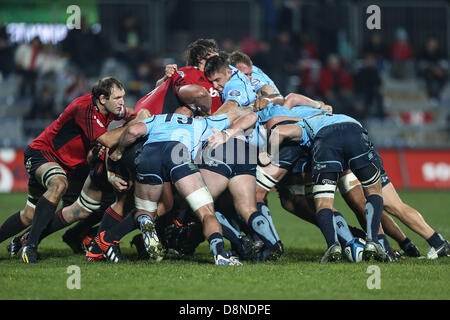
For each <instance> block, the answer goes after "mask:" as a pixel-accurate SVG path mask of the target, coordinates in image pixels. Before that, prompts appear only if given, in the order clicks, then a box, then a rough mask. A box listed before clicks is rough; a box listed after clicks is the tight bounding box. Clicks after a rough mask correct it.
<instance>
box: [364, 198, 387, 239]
mask: <svg viewBox="0 0 450 320" xmlns="http://www.w3.org/2000/svg"><path fill="white" fill-rule="evenodd" d="M366 199H367V203H366V220H367V238H368V239H369V240H371V241H374V242H378V237H377V235H378V230H379V229H380V223H381V214H382V213H383V198H382V197H381V196H379V195H377V194H372V195H370V196H367V197H366Z"/></svg>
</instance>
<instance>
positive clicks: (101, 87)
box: [0, 78, 133, 263]
mask: <svg viewBox="0 0 450 320" xmlns="http://www.w3.org/2000/svg"><path fill="white" fill-rule="evenodd" d="M124 95H125V90H124V87H123V85H122V83H121V82H120V81H119V80H117V79H115V78H103V79H101V80H100V81H99V82H98V83H97V84H96V85H95V86H94V87H93V88H92V93H91V94H87V95H84V96H81V97H79V98H77V99H75V100H74V101H73V102H72V103H71V104H70V105H69V106H68V107H67V108H66V109H65V110H64V111H63V112H62V114H61V115H60V116H59V117H58V119H56V120H55V121H54V122H53V123H52V124H51V125H50V126H48V127H47V128H46V129H45V130H44V132H42V133H41V134H40V135H39V136H38V137H37V138H36V139H34V140H33V141H32V142H31V143H30V144H29V145H28V147H27V148H26V150H25V152H24V163H25V167H26V169H27V172H28V173H29V175H30V178H29V181H28V201H27V204H26V206H25V208H24V209H23V210H21V211H19V212H17V213H15V214H13V215H12V216H11V217H9V218H8V219H7V220H6V221H5V223H4V224H3V225H2V227H1V228H0V241H3V240H5V239H6V238H8V237H10V236H12V235H15V234H17V233H18V232H20V231H22V230H23V229H25V228H26V227H27V226H29V225H30V224H31V225H32V227H31V230H30V235H29V237H28V239H27V241H26V243H25V246H24V247H23V248H22V259H23V261H24V262H25V263H36V262H37V246H38V243H39V240H40V236H41V233H42V231H43V229H44V228H45V227H46V226H47V224H48V222H49V221H50V220H51V218H52V216H53V215H54V214H55V211H56V208H57V206H58V204H59V202H60V200H61V199H62V197H63V196H64V194H65V193H66V192H67V190H68V189H69V188H70V189H72V188H75V189H77V188H78V190H80V188H81V186H82V185H83V182H84V180H85V179H86V177H87V174H88V172H89V166H88V163H87V156H88V152H89V150H90V149H91V148H92V146H93V145H94V144H95V143H100V144H101V145H103V146H105V147H107V148H111V147H113V146H114V145H115V144H116V143H117V141H118V139H119V137H120V135H121V134H122V132H123V131H124V130H125V129H126V126H124V127H120V128H117V129H114V130H110V131H107V127H108V125H109V123H110V122H111V121H112V120H119V119H126V118H128V117H129V115H131V114H132V113H133V109H128V108H126V107H125V105H124Z"/></svg>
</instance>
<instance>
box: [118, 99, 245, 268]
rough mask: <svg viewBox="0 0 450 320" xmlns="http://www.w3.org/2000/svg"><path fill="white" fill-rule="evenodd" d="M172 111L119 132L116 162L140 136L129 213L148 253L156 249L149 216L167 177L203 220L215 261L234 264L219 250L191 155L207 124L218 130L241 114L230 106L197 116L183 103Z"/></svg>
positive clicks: (213, 218) (208, 129)
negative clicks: (224, 111) (131, 211)
mask: <svg viewBox="0 0 450 320" xmlns="http://www.w3.org/2000/svg"><path fill="white" fill-rule="evenodd" d="M176 112H177V113H172V114H165V115H155V116H152V117H150V118H148V119H146V120H145V121H141V122H139V123H137V124H136V125H133V126H131V127H130V128H129V130H127V131H125V132H124V134H123V135H122V136H121V138H120V141H119V144H118V146H117V149H116V150H115V151H114V152H113V153H112V154H111V159H112V160H115V161H117V160H119V159H120V157H121V154H122V152H123V151H124V150H125V149H126V148H127V147H128V146H130V145H132V144H133V143H134V142H135V141H136V140H137V139H139V138H141V137H144V138H145V139H146V141H145V143H144V145H143V146H142V148H140V149H139V150H138V151H137V152H136V160H135V164H136V181H135V190H134V197H135V198H134V200H135V201H134V202H135V207H136V212H135V214H134V217H135V219H136V222H137V224H138V225H139V227H140V229H141V232H142V234H143V238H144V244H145V246H146V249H147V251H149V253H150V254H155V251H157V254H159V253H158V251H161V244H160V243H159V239H158V237H157V235H156V231H155V227H154V220H155V219H156V218H157V214H156V212H157V208H158V201H159V200H160V197H161V194H162V192H163V185H164V183H165V182H168V181H170V182H171V183H172V184H173V185H174V186H175V188H176V189H177V191H178V193H179V194H180V195H181V196H182V197H183V198H185V199H186V201H187V203H188V204H189V206H190V207H191V209H192V211H193V212H194V213H195V214H196V216H197V217H198V218H199V220H200V221H201V222H202V224H203V233H204V236H205V238H206V239H208V241H209V244H210V249H211V251H212V252H213V254H214V261H215V263H216V264H226V265H240V264H241V263H240V262H239V261H238V260H236V259H234V258H231V257H230V256H229V255H228V253H226V252H225V245H224V242H223V238H222V229H221V226H220V224H219V222H218V221H217V219H216V216H215V214H214V205H213V198H212V197H211V194H210V192H209V191H208V188H206V186H205V183H204V181H203V179H202V176H201V174H200V172H199V170H198V168H197V166H196V165H195V164H194V162H193V159H194V157H195V155H196V154H197V153H198V151H199V150H200V149H201V147H202V142H204V141H205V140H206V139H207V138H208V135H211V134H212V133H213V132H212V128H215V129H217V130H222V129H224V128H226V127H228V126H229V124H230V122H232V121H234V120H235V119H237V117H238V116H240V115H242V114H243V113H242V112H244V111H243V110H236V111H234V112H230V113H228V114H227V115H219V116H212V117H208V118H203V119H196V118H193V117H192V113H193V112H192V111H191V110H190V109H189V108H187V107H180V108H178V109H176Z"/></svg>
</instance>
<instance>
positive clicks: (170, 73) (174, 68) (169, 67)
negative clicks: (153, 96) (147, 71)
mask: <svg viewBox="0 0 450 320" xmlns="http://www.w3.org/2000/svg"><path fill="white" fill-rule="evenodd" d="M177 68H178V66H177V65H176V64H168V65H167V66H166V69H165V71H164V76H163V77H162V78H161V79H159V80H158V81H156V88H157V87H159V86H160V85H162V84H163V83H164V81H166V80H167V79H169V78H170V77H172V76H173V74H174V73H175V71H177Z"/></svg>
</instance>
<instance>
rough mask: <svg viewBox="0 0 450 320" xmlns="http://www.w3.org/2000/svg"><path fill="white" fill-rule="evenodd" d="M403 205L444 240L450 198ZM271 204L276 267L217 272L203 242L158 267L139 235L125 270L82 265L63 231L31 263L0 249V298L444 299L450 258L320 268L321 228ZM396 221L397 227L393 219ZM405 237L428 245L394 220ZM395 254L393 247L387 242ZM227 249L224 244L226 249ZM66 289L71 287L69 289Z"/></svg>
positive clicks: (125, 245) (7, 200)
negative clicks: (141, 249) (140, 255)
mask: <svg viewBox="0 0 450 320" xmlns="http://www.w3.org/2000/svg"><path fill="white" fill-rule="evenodd" d="M400 196H401V198H402V199H403V201H404V202H406V203H409V204H410V205H411V206H413V207H415V208H416V209H417V210H419V212H421V213H422V215H423V216H424V218H425V220H426V221H427V222H428V224H430V225H431V226H432V227H433V228H434V229H435V230H436V231H438V232H440V233H441V234H442V235H443V236H444V237H445V238H446V239H450V220H449V216H448V214H449V208H450V197H449V193H448V192H444V191H401V192H400ZM268 200H269V206H270V209H271V213H272V215H273V219H274V221H275V225H276V226H277V230H278V233H279V235H280V237H281V239H282V241H283V243H284V246H285V254H284V255H283V256H282V257H281V258H280V259H279V260H278V261H276V262H266V263H260V264H251V263H245V265H244V266H242V267H220V266H215V265H214V264H213V257H212V255H211V253H210V252H209V247H208V245H207V243H206V242H204V243H202V244H201V245H200V247H199V248H198V249H197V251H196V252H195V254H194V255H193V256H192V257H187V258H184V259H180V258H172V259H170V258H168V259H165V260H163V261H161V262H159V263H156V262H143V261H138V260H136V251H135V249H134V248H131V247H130V245H129V243H130V240H131V238H132V237H133V236H134V235H135V234H136V233H137V231H135V232H133V233H132V234H130V235H128V236H127V237H126V238H124V239H123V240H122V245H121V248H122V252H123V254H124V255H125V256H126V258H127V259H128V262H126V263H123V264H112V263H106V262H97V263H87V262H85V260H84V256H83V255H75V254H73V253H72V250H71V249H70V248H69V247H67V246H66V245H65V244H64V243H63V242H62V240H61V236H62V234H63V232H64V230H62V231H60V232H58V233H55V234H53V235H51V236H50V237H48V238H46V239H45V240H43V242H42V243H41V245H40V248H39V253H40V256H41V259H40V261H39V263H38V264H36V265H25V264H24V263H22V261H21V260H20V259H18V258H11V257H10V256H9V255H8V253H7V251H6V246H7V244H8V243H9V240H7V241H5V242H3V243H2V244H0V299H2V300H5V299H6V300H9V299H19V300H37V299H56V300H60V299H69V300H72V299H74V300H81V299H83V300H86V299H87V300H91V299H97V300H110V299H125V300H144V299H145V300H148V299H150V300H298V299H327V300H328V299H339V300H347V299H350V300H359V299H367V300H371V299H383V300H386V299H387V300H398V299H406V300H410V299H420V300H434V299H444V300H448V299H450V286H449V285H448V284H449V283H450V268H449V267H450V258H446V257H445V258H441V259H438V260H434V261H428V260H425V259H417V258H407V259H406V260H403V261H398V262H395V263H374V262H372V263H365V262H363V263H359V264H352V263H348V262H341V263H335V264H325V265H321V264H319V263H318V261H319V259H320V257H321V256H322V255H323V253H324V251H325V241H324V239H323V236H322V235H321V233H320V231H319V229H317V228H316V227H314V226H312V225H310V224H308V223H307V222H305V221H303V220H300V219H298V218H297V217H295V216H293V215H292V214H290V213H288V212H286V211H284V210H283V209H282V208H281V206H280V203H279V200H278V198H277V194H276V193H271V194H270V195H269V199H268ZM25 201H26V195H25V194H23V193H14V194H0V208H1V213H0V223H3V222H4V221H5V219H6V218H7V217H8V216H9V215H11V214H12V213H13V212H16V211H17V210H18V209H19V208H22V207H23V205H24V203H25ZM336 208H338V209H339V210H340V211H341V212H342V214H343V215H344V216H345V218H346V219H347V221H348V223H349V224H350V225H354V226H356V225H357V222H356V219H355V217H354V215H353V214H352V213H351V211H350V209H348V207H347V206H346V205H345V203H344V201H343V200H342V198H341V197H340V196H339V195H337V197H336ZM397 222H398V221H397ZM398 224H399V225H400V227H401V228H402V230H403V231H404V232H405V233H406V235H407V236H408V237H409V238H410V239H412V240H413V241H414V243H415V244H416V246H417V247H418V248H419V250H420V251H421V253H422V255H426V252H427V250H428V244H427V243H426V241H425V240H424V239H422V238H421V237H420V236H418V235H417V234H415V233H414V232H412V231H411V230H409V229H408V228H407V227H406V226H404V225H403V224H401V223H400V222H398ZM389 240H390V242H391V245H392V246H393V247H394V248H396V249H397V250H399V247H398V244H397V243H395V241H394V240H392V239H389ZM228 245H229V244H228V243H227V246H228ZM74 265H75V266H78V267H79V268H80V269H79V270H80V285H81V287H80V289H69V288H68V286H67V284H68V282H69V284H70V283H71V279H70V276H71V275H72V273H71V272H70V269H69V273H68V268H69V267H70V266H74ZM371 265H376V266H378V267H379V270H380V280H381V281H380V283H379V285H380V289H369V288H368V286H367V283H368V282H369V283H373V282H371V280H370V279H369V277H370V276H371V275H372V274H371V273H367V271H368V269H369V267H370V266H371ZM69 287H70V286H69Z"/></svg>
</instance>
